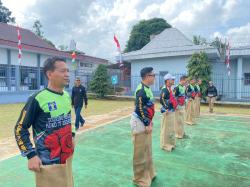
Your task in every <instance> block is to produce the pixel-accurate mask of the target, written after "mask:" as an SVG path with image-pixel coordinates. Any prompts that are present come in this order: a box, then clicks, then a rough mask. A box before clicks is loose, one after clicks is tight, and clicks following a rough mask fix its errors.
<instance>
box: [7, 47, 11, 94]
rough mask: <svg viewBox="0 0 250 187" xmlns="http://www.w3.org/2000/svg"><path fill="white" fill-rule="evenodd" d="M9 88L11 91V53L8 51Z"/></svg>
mask: <svg viewBox="0 0 250 187" xmlns="http://www.w3.org/2000/svg"><path fill="white" fill-rule="evenodd" d="M6 77H7V87H8V91H11V51H10V49H7V76H6Z"/></svg>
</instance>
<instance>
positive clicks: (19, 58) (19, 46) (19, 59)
mask: <svg viewBox="0 0 250 187" xmlns="http://www.w3.org/2000/svg"><path fill="white" fill-rule="evenodd" d="M17 38H18V44H17V48H18V63H19V65H21V60H22V45H21V33H20V28H19V26H17Z"/></svg>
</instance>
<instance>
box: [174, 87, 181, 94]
mask: <svg viewBox="0 0 250 187" xmlns="http://www.w3.org/2000/svg"><path fill="white" fill-rule="evenodd" d="M179 94H180V92H179V86H177V87H175V88H174V96H175V97H179Z"/></svg>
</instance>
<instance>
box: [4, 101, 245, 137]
mask: <svg viewBox="0 0 250 187" xmlns="http://www.w3.org/2000/svg"><path fill="white" fill-rule="evenodd" d="M133 103H134V102H133V101H118V100H94V99H90V100H89V106H88V109H87V110H85V109H83V110H82V114H83V116H85V117H88V116H92V115H99V114H106V113H109V112H112V111H114V110H117V109H122V108H127V107H131V106H133ZM23 106H24V104H23V103H22V104H7V105H0V114H1V115H0V139H3V138H7V137H10V136H13V128H14V126H15V124H16V121H17V119H18V117H19V115H20V112H21V110H22V108H23ZM159 108H160V105H159V104H158V103H157V105H156V109H159ZM214 110H215V112H218V113H224V114H227V113H229V114H244V115H250V109H249V108H240V107H222V106H218V107H217V106H216V107H215V109H214ZM201 111H202V112H207V111H208V107H207V106H202V107H201ZM72 119H73V120H74V112H73V113H72Z"/></svg>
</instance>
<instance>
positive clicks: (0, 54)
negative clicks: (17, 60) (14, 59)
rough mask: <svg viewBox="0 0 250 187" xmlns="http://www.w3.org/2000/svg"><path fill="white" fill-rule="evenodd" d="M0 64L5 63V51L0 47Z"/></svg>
mask: <svg viewBox="0 0 250 187" xmlns="http://www.w3.org/2000/svg"><path fill="white" fill-rule="evenodd" d="M0 64H7V51H6V49H4V48H0Z"/></svg>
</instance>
